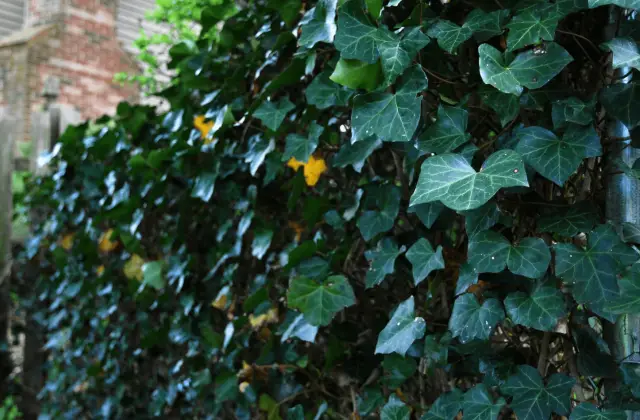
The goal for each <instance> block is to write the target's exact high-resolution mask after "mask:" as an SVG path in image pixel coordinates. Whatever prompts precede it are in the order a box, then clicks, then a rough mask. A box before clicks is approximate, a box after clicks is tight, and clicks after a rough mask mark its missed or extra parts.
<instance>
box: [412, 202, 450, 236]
mask: <svg viewBox="0 0 640 420" xmlns="http://www.w3.org/2000/svg"><path fill="white" fill-rule="evenodd" d="M442 210H444V204H442V203H441V202H440V201H434V202H431V203H425V204H416V205H415V206H410V207H409V210H407V212H408V213H415V214H416V216H418V219H420V221H421V222H422V224H423V225H424V226H425V227H426V228H427V229H430V228H431V226H433V224H434V223H435V221H436V219H437V218H438V216H439V215H440V213H442Z"/></svg>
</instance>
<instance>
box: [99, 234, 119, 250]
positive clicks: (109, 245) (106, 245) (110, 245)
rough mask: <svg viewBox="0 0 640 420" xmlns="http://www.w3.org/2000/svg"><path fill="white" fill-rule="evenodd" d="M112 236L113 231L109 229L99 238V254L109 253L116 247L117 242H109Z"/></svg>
mask: <svg viewBox="0 0 640 420" xmlns="http://www.w3.org/2000/svg"><path fill="white" fill-rule="evenodd" d="M112 234H113V229H109V230H108V231H106V232H104V233H103V234H102V235H101V236H100V243H99V245H98V249H100V251H101V252H111V251H113V250H114V249H116V248H117V247H118V241H112V240H111V235H112Z"/></svg>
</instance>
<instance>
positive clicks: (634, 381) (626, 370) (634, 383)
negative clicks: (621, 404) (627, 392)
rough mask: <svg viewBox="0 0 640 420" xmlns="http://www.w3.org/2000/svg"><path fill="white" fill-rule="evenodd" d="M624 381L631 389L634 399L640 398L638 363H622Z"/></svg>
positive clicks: (639, 368)
mask: <svg viewBox="0 0 640 420" xmlns="http://www.w3.org/2000/svg"><path fill="white" fill-rule="evenodd" d="M620 372H621V373H622V379H623V381H624V383H625V385H627V386H628V387H629V388H630V389H631V394H633V396H634V397H636V398H640V366H638V364H637V363H634V362H629V361H623V362H622V363H620Z"/></svg>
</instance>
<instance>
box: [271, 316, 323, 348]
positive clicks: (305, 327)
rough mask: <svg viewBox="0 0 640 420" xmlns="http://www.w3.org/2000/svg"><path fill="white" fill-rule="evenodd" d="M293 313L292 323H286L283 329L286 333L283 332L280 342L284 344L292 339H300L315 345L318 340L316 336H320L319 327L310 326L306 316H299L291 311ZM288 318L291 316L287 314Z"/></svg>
mask: <svg viewBox="0 0 640 420" xmlns="http://www.w3.org/2000/svg"><path fill="white" fill-rule="evenodd" d="M289 312H290V313H291V315H290V316H291V320H290V322H287V321H285V323H283V325H282V327H286V328H283V329H284V331H282V337H281V338H280V342H281V343H284V342H285V341H287V340H289V339H290V338H292V337H296V338H299V339H300V340H302V341H307V342H309V343H313V342H314V341H315V340H316V335H317V334H318V327H317V326H314V325H311V324H309V322H307V320H306V319H305V317H304V314H298V313H296V312H294V311H289ZM287 318H289V314H287Z"/></svg>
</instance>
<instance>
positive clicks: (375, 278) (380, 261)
mask: <svg viewBox="0 0 640 420" xmlns="http://www.w3.org/2000/svg"><path fill="white" fill-rule="evenodd" d="M406 249H407V248H406V247H405V246H404V245H403V246H402V247H401V248H400V249H398V245H397V244H396V243H395V242H394V241H393V239H391V238H384V239H382V240H380V242H378V245H377V246H376V249H375V250H368V251H366V252H365V253H364V256H365V258H366V259H367V261H369V264H370V266H369V271H367V276H366V279H365V284H366V287H367V289H368V288H370V287H373V286H377V285H379V284H380V283H382V282H383V281H384V278H385V277H386V276H387V274H393V266H394V264H395V262H396V258H398V256H399V255H400V254H402V253H403V252H404V251H405V250H406Z"/></svg>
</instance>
